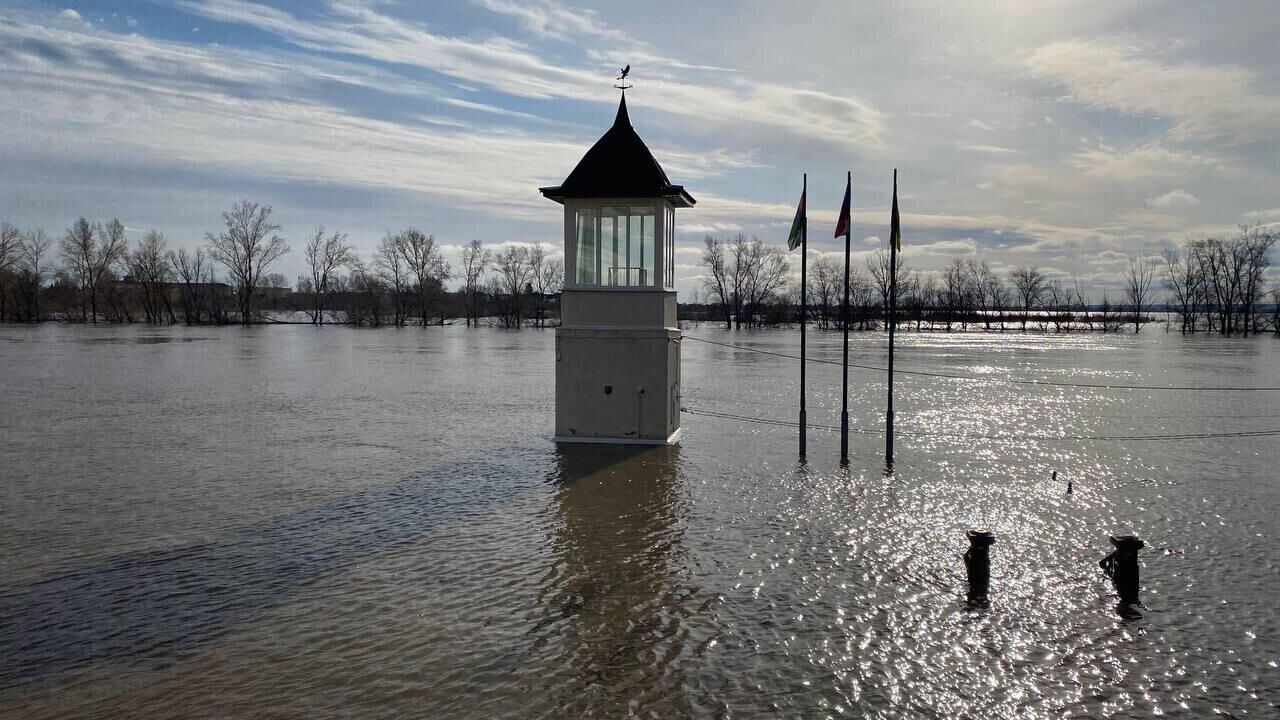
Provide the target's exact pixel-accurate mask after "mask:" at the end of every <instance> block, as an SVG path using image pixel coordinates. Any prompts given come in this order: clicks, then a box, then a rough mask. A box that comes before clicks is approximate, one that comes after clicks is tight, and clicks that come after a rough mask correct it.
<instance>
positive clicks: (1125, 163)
mask: <svg viewBox="0 0 1280 720" xmlns="http://www.w3.org/2000/svg"><path fill="white" fill-rule="evenodd" d="M1071 164H1072V165H1074V166H1075V167H1076V168H1078V169H1080V170H1082V171H1083V172H1084V174H1085V175H1086V176H1088V177H1094V178H1103V179H1107V180H1112V181H1115V182H1118V183H1133V182H1137V181H1140V180H1177V179H1186V178H1187V177H1188V176H1189V175H1194V174H1198V173H1202V172H1207V171H1210V170H1217V169H1218V168H1219V166H1220V165H1221V164H1222V161H1220V160H1218V159H1216V158H1212V157H1209V156H1208V155H1204V154H1200V153H1197V152H1194V151H1188V150H1175V149H1170V148H1169V147H1166V146H1164V145H1162V144H1159V143H1147V144H1144V145H1139V146H1136V147H1131V148H1128V149H1124V150H1116V149H1114V148H1110V147H1106V146H1099V147H1095V148H1088V149H1083V150H1080V151H1079V152H1077V153H1076V154H1075V155H1074V156H1073V157H1072V159H1071Z"/></svg>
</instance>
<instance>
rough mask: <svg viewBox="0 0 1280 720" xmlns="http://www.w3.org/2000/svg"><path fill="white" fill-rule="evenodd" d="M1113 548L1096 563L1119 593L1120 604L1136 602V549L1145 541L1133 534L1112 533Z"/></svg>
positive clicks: (1139, 548) (1141, 546) (1140, 547)
mask: <svg viewBox="0 0 1280 720" xmlns="http://www.w3.org/2000/svg"><path fill="white" fill-rule="evenodd" d="M1111 544H1112V545H1114V546H1115V548H1116V549H1115V550H1113V551H1112V552H1111V554H1110V555H1108V556H1106V557H1104V558H1102V560H1101V561H1100V562H1099V563H1098V567H1101V568H1102V570H1103V572H1105V573H1106V574H1107V577H1109V578H1111V583H1112V584H1113V585H1115V588H1116V592H1117V593H1118V594H1119V595H1120V604H1121V605H1132V604H1136V603H1137V602H1138V551H1139V550H1141V549H1142V548H1143V546H1144V545H1145V543H1143V542H1142V541H1141V540H1139V539H1138V538H1137V536H1134V535H1112V536H1111Z"/></svg>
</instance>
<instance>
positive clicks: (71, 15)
mask: <svg viewBox="0 0 1280 720" xmlns="http://www.w3.org/2000/svg"><path fill="white" fill-rule="evenodd" d="M58 17H60V18H62V19H63V20H70V21H71V22H76V23H82V22H84V17H83V16H82V15H81V14H80V13H78V12H76V11H75V10H72V9H71V8H67V9H66V10H63V11H62V12H60V13H58Z"/></svg>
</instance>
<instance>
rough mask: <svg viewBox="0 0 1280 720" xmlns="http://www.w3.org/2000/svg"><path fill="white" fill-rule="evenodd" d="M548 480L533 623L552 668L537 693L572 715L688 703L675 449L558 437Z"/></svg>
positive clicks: (679, 707)
mask: <svg viewBox="0 0 1280 720" xmlns="http://www.w3.org/2000/svg"><path fill="white" fill-rule="evenodd" d="M554 482H555V484H556V502H555V504H554V510H553V512H552V516H551V517H550V518H549V527H548V542H549V544H550V547H551V551H552V553H551V554H552V557H553V567H552V568H551V570H550V572H549V573H548V576H547V580H546V582H545V584H544V589H543V591H542V595H541V597H540V602H539V605H540V610H541V612H542V613H543V618H542V619H541V621H540V622H539V627H538V629H537V631H536V633H537V635H538V636H539V637H538V639H537V642H536V645H537V646H540V650H539V651H537V652H539V654H542V653H547V654H549V655H550V657H544V658H541V659H543V660H546V661H548V662H547V663H546V665H544V666H545V667H554V668H557V671H555V675H556V676H557V677H555V678H554V679H552V678H546V680H547V681H548V682H546V683H545V684H544V686H543V687H544V688H546V689H550V690H551V691H552V692H551V695H552V697H550V698H548V699H549V700H551V701H552V702H554V703H555V704H556V705H557V706H558V709H559V710H560V711H561V712H565V711H568V713H569V714H570V715H573V716H588V715H591V716H604V717H616V716H620V715H622V714H625V713H627V712H634V711H635V709H636V708H638V707H644V708H647V709H649V710H658V709H662V710H665V711H668V712H673V713H679V714H684V712H683V711H686V710H693V709H694V708H692V707H690V706H689V704H688V702H687V700H686V698H685V697H684V696H683V693H682V684H683V683H682V680H683V678H682V677H681V671H680V669H679V668H680V662H679V661H680V659H681V657H682V656H684V655H687V653H688V652H689V650H690V648H688V647H686V646H687V644H688V643H689V640H688V638H687V637H686V636H687V632H686V630H685V619H686V617H687V616H688V614H689V613H690V611H691V609H690V608H689V607H688V605H690V604H693V603H696V601H695V600H693V596H694V595H695V591H694V590H693V588H691V587H690V586H689V584H688V581H687V573H686V572H685V562H684V553H685V550H684V548H683V547H682V536H683V532H684V525H683V519H682V515H683V506H684V495H683V493H684V487H683V485H684V483H683V475H682V472H681V469H680V462H679V449H678V448H677V447H674V446H672V447H649V448H643V449H637V448H629V447H627V446H606V445H561V446H560V447H559V449H558V451H557V474H556V477H555V478H554ZM556 655H558V656H559V657H555V656H556Z"/></svg>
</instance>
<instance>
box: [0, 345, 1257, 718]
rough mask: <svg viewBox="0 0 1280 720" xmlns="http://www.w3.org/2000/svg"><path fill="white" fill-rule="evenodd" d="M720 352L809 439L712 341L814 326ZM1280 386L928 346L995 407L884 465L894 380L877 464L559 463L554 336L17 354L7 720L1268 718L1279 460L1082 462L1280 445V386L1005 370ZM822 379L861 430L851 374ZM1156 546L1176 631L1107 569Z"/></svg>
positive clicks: (7, 460)
mask: <svg viewBox="0 0 1280 720" xmlns="http://www.w3.org/2000/svg"><path fill="white" fill-rule="evenodd" d="M689 335H690V339H688V340H686V342H685V345H684V368H683V376H684V383H685V384H684V401H685V404H686V405H687V406H688V407H689V408H690V409H691V410H699V409H701V410H704V411H712V412H719V413H728V414H732V415H740V416H746V417H753V418H763V419H771V420H784V421H789V420H794V418H795V413H796V407H795V390H796V379H797V378H796V375H797V373H796V365H795V363H794V362H792V361H789V360H787V359H785V358H782V357H778V356H776V355H767V354H761V353H753V352H746V351H742V350H735V349H732V348H726V347H722V346H718V345H710V344H706V343H702V342H698V340H697V339H704V340H713V341H716V342H727V343H730V344H738V345H744V346H750V347H753V348H756V349H762V350H768V351H770V352H776V353H782V354H790V353H795V352H797V350H798V346H797V341H798V336H797V334H796V333H789V332H781V331H772V332H761V333H748V332H739V333H734V332H726V331H721V330H715V329H696V330H694V331H692V332H690V333H689ZM852 342H853V350H852V355H853V358H854V361H855V362H858V363H861V364H866V365H880V364H882V363H883V361H884V349H883V348H884V338H883V336H882V335H879V334H859V335H856V336H854V338H853V341H852ZM838 353H839V345H838V338H837V337H836V336H835V335H819V336H818V338H817V339H816V340H815V342H814V343H813V344H812V345H811V348H810V355H811V357H815V358H817V359H819V360H823V359H825V360H836V359H838V357H839V355H838ZM1278 361H1280V342H1277V341H1276V340H1274V339H1273V338H1252V339H1248V340H1245V339H1222V338H1208V337H1195V338H1182V337H1180V336H1176V335H1165V334H1163V333H1161V332H1159V331H1158V330H1153V329H1152V328H1148V329H1147V330H1146V331H1144V332H1143V334H1142V335H1141V336H1138V337H1134V336H1132V335H1113V336H1101V335H1069V336H1039V335H1026V336H1023V335H1021V334H1019V333H1008V334H1004V335H1000V334H991V335H983V334H958V333H957V334H951V335H946V334H941V333H940V334H923V335H915V334H908V335H906V336H905V337H903V339H902V342H901V354H900V356H899V366H900V367H902V368H905V369H919V370H927V371H939V372H947V373H959V374H966V375H976V376H981V377H984V378H990V380H989V381H985V382H966V381H956V380H945V379H936V378H925V377H918V376H901V377H899V379H898V382H897V390H898V395H897V397H898V402H897V404H898V413H899V428H900V430H901V431H902V432H903V434H902V435H900V436H899V438H898V442H897V445H898V447H897V458H896V460H897V463H896V465H895V467H894V471H893V473H892V474H886V473H885V469H884V466H883V455H882V445H881V444H882V442H883V440H882V437H881V436H880V435H878V434H875V433H876V431H878V430H879V428H880V427H881V425H882V422H883V419H882V415H881V414H880V409H881V408H882V407H883V396H884V384H883V376H882V375H881V374H879V373H874V372H867V371H861V370H856V371H853V372H851V375H850V378H851V385H852V388H851V400H850V407H851V409H852V415H853V425H854V428H855V429H856V430H858V431H859V433H860V434H855V435H854V436H853V449H854V457H853V461H852V463H851V465H850V467H849V468H847V469H842V468H840V467H839V465H838V463H837V462H836V459H837V458H836V455H837V448H838V438H837V437H836V436H835V435H834V434H833V433H831V432H827V431H824V430H819V429H815V430H814V431H812V434H811V437H810V458H809V463H808V464H807V465H801V464H798V463H797V462H796V457H795V431H794V429H793V428H786V427H781V426H778V425H770V424H761V423H749V422H743V421H739V420H730V419H726V418H720V417H711V416H706V415H693V414H686V415H684V416H683V420H684V424H685V427H686V435H685V440H684V442H683V443H682V444H681V445H680V446H679V447H676V448H661V449H649V450H630V451H627V450H620V449H608V448H593V447H575V446H564V447H561V448H559V449H557V448H556V447H555V446H554V445H552V444H551V443H550V442H549V436H550V434H551V429H552V405H551V403H552V400H553V397H552V396H553V386H552V373H553V372H554V360H553V335H552V333H551V332H550V331H547V332H539V331H528V330H526V331H520V332H511V331H500V330H490V329H485V330H467V329H465V328H432V329H428V330H425V331H424V330H418V329H403V330H399V331H396V330H389V329H388V330H378V331H372V330H368V331H360V330H352V329H347V328H323V329H317V328H310V327H262V328H249V329H243V328H193V329H189V328H162V329H154V328H140V327H126V328H121V327H100V328H88V327H57V326H43V327H35V328H26V327H11V326H10V327H3V328H0V398H3V401H2V402H0V475H2V476H3V482H0V528H3V532H0V648H2V649H3V651H2V652H0V716H3V717H34V718H55V717H102V718H108V717H123V716H137V717H150V718H163V717H227V716H237V717H244V716H268V715H270V716H307V717H402V716H406V715H412V716H419V717H582V716H595V717H625V716H636V717H676V716H707V717H812V716H826V715H830V716H836V717H838V716H848V717H885V718H890V717H912V716H920V715H923V716H968V717H1009V718H1014V717H1018V718H1021V717H1048V716H1055V717H1056V716H1062V715H1088V716H1106V715H1110V716H1119V717H1125V716H1128V717H1147V716H1150V715H1152V714H1154V713H1157V712H1163V713H1168V714H1172V715H1181V716H1187V717H1205V716H1209V715H1212V714H1214V713H1215V712H1218V713H1227V714H1230V715H1234V716H1263V717H1265V716H1269V715H1272V714H1273V713H1275V712H1276V708H1277V702H1278V701H1280V670H1278V669H1277V662H1278V661H1280V620H1278V619H1277V616H1276V612H1275V609H1276V604H1275V597H1276V596H1277V593H1280V569H1278V565H1277V563H1278V561H1280V545H1278V544H1277V541H1276V532H1277V530H1278V529H1280V520H1277V516H1278V515H1280V484H1278V483H1277V480H1276V472H1275V469H1276V467H1277V466H1278V465H1280V447H1278V444H1280V438H1277V437H1275V436H1264V437H1246V438H1230V439H1214V438H1192V439H1182V440H1160V441H1154V440H1133V439H1129V440H1102V439H1083V440H1082V439H1062V438H1064V437H1065V436H1071V437H1073V438H1079V437H1090V438H1098V437H1121V438H1133V437H1137V436H1144V437H1145V436H1156V435H1171V434H1177V435H1186V434H1203V433H1229V432H1235V431H1252V430H1259V429H1267V430H1270V429H1280V403H1277V399H1278V398H1280V393H1248V392H1160V391H1133V390H1128V391H1125V390H1103V389H1095V388H1071V387H1052V386H1034V385H1016V384H1010V383H1006V382H1002V380H1005V379H1041V380H1052V381H1061V382H1068V383H1071V382H1077V383H1092V384H1099V383H1102V384H1107V383H1119V384H1140V385H1160V386H1169V385H1195V386H1212V385H1231V386H1280V362H1278ZM809 377H810V385H811V392H810V396H809V402H810V422H811V423H813V424H815V425H824V426H834V425H838V410H839V367H837V366H832V365H824V364H815V365H813V366H812V369H811V371H810V373H809ZM862 433H865V434H862ZM913 433H915V434H913ZM1054 470H1057V471H1058V473H1059V481H1058V482H1056V483H1055V482H1053V481H1051V480H1050V477H1051V473H1052V471H1054ZM1067 480H1071V481H1072V482H1073V485H1074V493H1073V494H1071V495H1066V494H1065V492H1064V485H1065V481H1067ZM975 527H986V528H990V529H992V530H993V531H994V532H996V533H997V535H998V538H999V539H998V542H997V544H996V545H995V547H994V549H993V567H992V572H993V579H992V595H991V600H992V602H991V607H990V608H988V609H985V610H975V609H972V608H969V607H967V606H966V605H965V603H964V602H963V601H964V572H963V565H962V564H961V562H960V558H959V556H960V554H961V553H962V552H963V551H964V548H965V541H964V537H963V533H964V530H965V529H968V528H975ZM1125 532H1132V533H1134V534H1137V535H1139V536H1140V537H1142V538H1143V539H1144V540H1146V542H1147V543H1148V546H1149V548H1148V549H1147V550H1145V551H1144V554H1143V575H1142V581H1143V595H1142V597H1143V601H1144V607H1143V608H1141V612H1142V617H1141V619H1138V620H1126V619H1124V618H1122V617H1121V616H1120V615H1119V613H1118V612H1117V607H1116V598H1115V597H1114V592H1113V591H1112V590H1111V588H1110V587H1109V585H1108V584H1107V582H1106V580H1105V578H1104V577H1103V576H1102V575H1101V574H1100V573H1099V571H1098V568H1097V561H1098V560H1099V559H1100V558H1101V557H1102V556H1103V555H1105V554H1106V553H1107V552H1109V550H1110V548H1109V545H1108V542H1107V536H1108V534H1111V533H1125Z"/></svg>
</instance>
